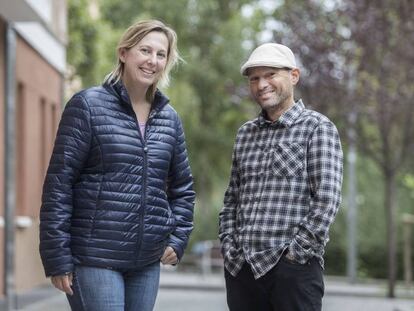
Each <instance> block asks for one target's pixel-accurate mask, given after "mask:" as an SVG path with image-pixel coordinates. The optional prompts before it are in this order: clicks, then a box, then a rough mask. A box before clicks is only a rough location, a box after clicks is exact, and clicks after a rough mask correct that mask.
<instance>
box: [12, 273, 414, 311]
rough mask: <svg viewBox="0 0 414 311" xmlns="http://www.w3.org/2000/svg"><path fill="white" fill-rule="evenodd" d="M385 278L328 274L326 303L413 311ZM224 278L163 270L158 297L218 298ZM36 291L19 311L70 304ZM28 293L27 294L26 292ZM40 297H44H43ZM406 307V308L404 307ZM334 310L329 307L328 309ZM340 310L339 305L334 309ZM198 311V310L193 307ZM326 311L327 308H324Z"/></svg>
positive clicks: (48, 291) (409, 298) (404, 293)
mask: <svg viewBox="0 0 414 311" xmlns="http://www.w3.org/2000/svg"><path fill="white" fill-rule="evenodd" d="M386 285H387V284H386V282H385V281H384V280H369V281H361V282H359V283H357V284H350V283H348V282H347V280H346V278H342V277H330V276H327V277H325V297H326V299H325V298H324V299H325V300H326V302H327V303H326V304H327V305H329V304H331V305H332V304H334V305H335V306H338V305H343V306H342V309H340V310H352V309H348V308H347V307H350V308H351V304H352V303H353V302H358V301H359V303H363V304H364V302H366V303H367V304H368V303H369V304H370V305H371V308H370V309H366V308H365V307H364V308H363V309H364V310H376V311H380V310H390V311H392V310H401V311H405V310H414V288H410V289H407V288H405V287H404V286H402V284H398V286H397V287H396V296H397V297H398V298H396V299H387V298H386V292H387V286H386ZM224 290H225V286H224V278H223V276H222V275H221V274H220V273H216V274H210V275H201V274H196V273H183V272H175V271H162V273H161V280H160V294H159V299H168V297H169V296H168V293H169V292H181V293H186V295H187V296H188V292H189V291H193V292H194V293H197V295H200V294H201V295H202V293H203V292H204V293H205V295H209V294H208V293H220V295H219V297H222V296H223V297H224ZM36 291H40V292H41V295H40V294H39V293H37V294H34V293H32V294H31V296H32V297H34V299H35V300H33V301H31V302H30V301H29V300H30V299H29V298H28V297H26V301H24V299H21V298H20V300H21V301H20V305H19V309H18V310H22V311H49V310H50V311H55V310H59V311H69V310H70V309H69V307H68V305H67V302H66V298H65V296H64V295H63V294H62V293H59V292H58V291H57V290H55V289H54V288H52V287H51V286H47V287H43V288H40V289H38V290H36ZM26 296H28V295H26ZM40 297H41V298H42V299H40ZM384 302H385V303H389V304H391V302H392V304H393V305H395V306H398V308H397V309H395V308H392V309H391V308H390V309H385V308H384ZM401 306H403V307H401ZM328 309H329V310H331V308H327V309H326V310H328ZM335 309H337V310H339V309H338V308H335ZM194 310H195V311H197V310H198V309H194ZM324 310H325V309H324Z"/></svg>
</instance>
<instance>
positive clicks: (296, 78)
mask: <svg viewBox="0 0 414 311" xmlns="http://www.w3.org/2000/svg"><path fill="white" fill-rule="evenodd" d="M299 77H300V70H299V69H298V68H294V69H292V70H291V72H290V79H291V81H292V84H293V85H296V84H297V83H298V82H299Z"/></svg>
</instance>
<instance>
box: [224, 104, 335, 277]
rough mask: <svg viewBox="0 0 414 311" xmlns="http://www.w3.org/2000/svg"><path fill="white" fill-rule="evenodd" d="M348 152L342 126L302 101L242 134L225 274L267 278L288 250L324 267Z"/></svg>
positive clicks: (231, 192) (230, 200) (227, 203)
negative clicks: (247, 271) (245, 271)
mask: <svg viewBox="0 0 414 311" xmlns="http://www.w3.org/2000/svg"><path fill="white" fill-rule="evenodd" d="M342 162H343V158H342V149H341V143H340V139H339V135H338V131H337V129H336V127H335V125H334V124H333V123H332V122H331V121H330V120H329V119H328V118H327V117H325V116H323V115H321V114H320V113H317V112H315V111H312V110H308V109H305V107H304V105H303V103H302V101H301V100H299V101H297V102H296V103H295V104H294V105H293V106H292V107H291V108H290V109H289V110H288V111H286V112H285V113H283V114H282V115H281V116H280V118H279V119H278V120H277V121H275V122H270V121H268V120H266V119H265V118H264V116H263V113H262V114H260V115H259V116H258V117H257V118H256V119H254V120H252V121H249V122H247V123H245V124H244V125H243V126H242V127H241V128H240V129H239V131H238V134H237V138H236V142H235V145H234V150H233V163H232V169H231V176H230V182H229V186H228V188H227V191H226V193H225V196H224V207H223V208H222V210H221V212H220V232H219V237H220V240H221V243H222V253H223V256H224V264H225V267H226V269H227V270H228V271H229V272H230V273H231V274H232V275H234V276H236V275H237V273H238V272H239V271H240V269H241V267H242V265H243V263H244V262H247V263H249V264H250V266H251V268H252V271H253V274H254V276H255V278H259V277H261V276H263V275H265V274H266V273H267V272H268V271H269V270H271V269H272V268H273V267H274V266H275V265H276V264H277V263H278V261H279V259H280V257H281V256H282V254H283V253H284V251H285V250H286V249H288V250H289V252H290V253H291V255H293V257H294V259H295V261H297V262H298V263H302V264H305V263H306V262H307V261H308V260H309V259H310V258H312V257H316V258H317V259H318V260H319V263H320V264H321V266H322V267H323V266H324V261H323V254H324V248H325V245H326V243H327V242H328V240H329V237H328V231H329V227H330V225H331V223H332V222H333V221H334V218H335V215H336V213H337V211H338V208H339V204H340V201H341V186H342Z"/></svg>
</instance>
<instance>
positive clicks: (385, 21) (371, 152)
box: [273, 0, 414, 297]
mask: <svg viewBox="0 0 414 311" xmlns="http://www.w3.org/2000/svg"><path fill="white" fill-rule="evenodd" d="M413 13H414V3H412V2H409V1H403V0H400V1H392V0H383V1H377V2H373V1H369V0H348V1H345V2H341V1H330V2H328V1H296V2H295V3H294V5H293V4H292V3H290V2H285V3H284V5H283V6H282V7H281V8H280V9H279V10H277V11H276V12H275V13H274V15H273V16H274V17H275V18H276V19H277V20H278V22H279V23H281V27H279V29H276V31H275V37H276V38H281V40H282V41H283V40H285V41H288V42H289V44H290V45H291V46H294V47H295V50H296V51H298V54H299V57H300V60H301V63H302V64H303V65H304V68H307V69H306V70H307V72H306V71H305V76H304V78H305V79H302V90H303V95H304V96H305V97H309V98H310V99H311V101H310V102H311V103H312V104H313V102H315V100H316V101H317V105H318V106H319V107H320V108H321V109H323V110H324V111H327V112H328V114H329V115H331V116H333V117H335V116H336V117H341V116H346V115H348V114H349V113H350V112H351V111H352V110H354V111H357V115H358V131H357V133H358V142H359V147H360V150H362V151H363V152H364V153H365V154H366V155H367V156H369V157H371V159H373V160H374V161H375V163H376V164H377V165H378V167H379V168H380V170H381V172H382V177H383V180H384V191H383V193H384V207H385V211H386V225H387V258H388V280H389V287H388V295H389V296H390V297H393V296H394V286H395V279H396V271H397V262H396V246H397V232H396V213H397V193H396V189H397V185H396V181H397V177H398V173H399V172H400V169H401V168H402V167H403V165H404V163H405V162H406V160H407V158H408V155H409V154H410V153H412V151H413V138H414V128H413V121H414V120H413V119H414V106H413V105H412V98H413V97H414V87H413V84H412V83H411V81H412V79H413V74H414V71H413V70H412V69H410V68H411V66H410V64H411V63H412V61H413V43H414V31H413V27H414V26H413V23H412V21H411V16H412V14H413ZM303 80H305V81H303ZM343 119H345V120H346V118H343ZM339 120H340V119H339ZM337 123H338V124H339V125H342V126H343V125H346V123H345V122H337ZM343 136H345V135H343Z"/></svg>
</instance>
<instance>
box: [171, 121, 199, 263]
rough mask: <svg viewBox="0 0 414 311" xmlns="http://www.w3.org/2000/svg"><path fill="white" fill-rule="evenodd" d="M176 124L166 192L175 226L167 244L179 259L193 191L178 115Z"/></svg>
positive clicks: (190, 222)
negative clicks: (174, 142) (175, 135)
mask: <svg viewBox="0 0 414 311" xmlns="http://www.w3.org/2000/svg"><path fill="white" fill-rule="evenodd" d="M176 124H177V140H176V144H175V148H174V155H173V158H172V162H171V167H170V172H169V183H168V189H167V191H168V192H167V194H168V199H169V203H170V207H171V210H172V212H173V213H174V217H175V219H176V224H177V226H176V229H175V231H174V232H173V233H172V234H171V235H170V239H169V242H168V244H169V245H170V246H171V247H172V248H173V249H174V250H175V252H176V254H177V256H178V258H179V259H181V257H182V256H183V253H184V249H185V247H186V246H187V243H188V239H189V236H190V233H191V231H192V230H193V208H194V200H195V192H194V190H193V176H192V174H191V169H190V165H189V162H188V156H187V148H186V144H185V138H184V131H183V127H182V124H181V120H180V119H179V117H178V116H177V123H176Z"/></svg>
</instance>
